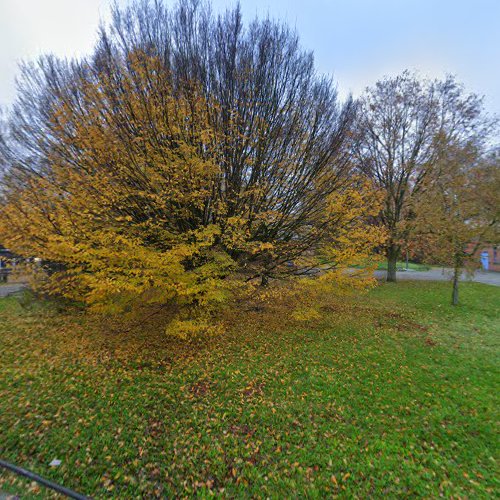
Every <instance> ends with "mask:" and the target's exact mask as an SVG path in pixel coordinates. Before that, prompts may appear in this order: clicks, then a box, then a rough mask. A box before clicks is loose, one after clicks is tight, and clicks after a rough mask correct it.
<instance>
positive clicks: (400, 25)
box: [0, 0, 500, 113]
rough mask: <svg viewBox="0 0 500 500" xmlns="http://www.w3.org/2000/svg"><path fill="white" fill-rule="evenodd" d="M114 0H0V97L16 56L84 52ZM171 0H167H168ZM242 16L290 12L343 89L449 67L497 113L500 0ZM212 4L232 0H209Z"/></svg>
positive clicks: (272, 5) (392, 0)
mask: <svg viewBox="0 0 500 500" xmlns="http://www.w3.org/2000/svg"><path fill="white" fill-rule="evenodd" d="M110 3H111V0H0V104H2V105H8V104H9V103H11V102H12V100H13V97H14V78H15V74H16V72H17V70H16V67H17V61H19V60H20V59H32V58H34V57H36V56H37V55H39V54H41V53H45V52H53V53H55V54H57V55H60V56H74V55H79V54H83V53H85V52H86V51H88V50H89V49H90V47H91V46H92V43H93V41H94V40H95V31H96V29H97V26H98V23H99V19H100V18H104V19H106V17H107V16H108V13H109V5H110ZM120 3H126V0H121V1H120ZM168 3H172V0H170V1H168ZM240 3H241V6H242V9H243V14H244V18H245V20H246V21H247V22H248V21H249V20H251V19H252V18H254V17H255V15H258V16H259V17H264V16H267V15H269V16H270V17H273V18H279V19H283V20H286V21H287V22H288V23H289V24H290V25H291V26H293V27H295V28H296V29H297V31H298V32H299V34H300V37H301V40H302V45H303V46H304V47H305V48H307V49H311V50H313V51H314V53H315V57H316V62H317V67H318V69H319V70H320V71H321V72H324V73H329V74H332V75H333V76H334V79H335V80H336V81H337V82H338V85H339V89H340V91H341V93H342V94H344V95H345V94H346V93H347V92H349V91H352V92H353V93H354V95H359V93H360V92H361V91H362V90H363V88H364V87H366V86H367V85H371V84H373V83H374V82H375V81H376V80H377V79H379V78H380V77H382V76H383V75H385V74H389V75H391V74H396V73H398V72H400V71H402V70H403V69H405V68H409V69H415V70H418V71H420V72H421V73H422V74H423V75H426V76H431V77H434V76H438V77H441V76H443V75H444V74H445V73H454V74H456V75H457V76H458V78H459V79H460V80H461V81H463V82H464V83H465V84H466V86H467V88H468V89H470V90H472V91H474V92H477V93H479V94H484V95H485V96H486V105H487V108H488V109H489V110H490V111H492V112H495V113H500V0H241V2H240ZM213 5H214V8H215V9H216V10H221V9H224V7H227V6H230V5H233V2H232V1H231V0H213Z"/></svg>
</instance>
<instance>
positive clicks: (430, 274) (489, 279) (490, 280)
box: [0, 268, 500, 298]
mask: <svg viewBox="0 0 500 500" xmlns="http://www.w3.org/2000/svg"><path fill="white" fill-rule="evenodd" d="M452 272H453V271H452V270H451V269H441V268H434V269H431V270H430V271H398V272H397V274H396V277H397V279H398V280H419V281H449V280H450V279H451V276H452ZM375 276H376V277H377V278H379V279H380V280H383V279H385V276H386V272H385V271H375ZM460 281H474V282H476V283H485V284H487V285H493V286H500V273H493V272H490V273H488V272H484V271H476V272H475V273H474V276H472V277H471V276H468V275H467V274H466V273H462V276H461V277H460ZM25 286H26V285H23V284H22V283H11V284H6V285H2V284H0V298H2V297H7V295H11V294H13V293H16V292H19V291H20V290H22V289H23V288H24V287H25Z"/></svg>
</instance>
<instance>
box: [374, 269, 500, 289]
mask: <svg viewBox="0 0 500 500" xmlns="http://www.w3.org/2000/svg"><path fill="white" fill-rule="evenodd" d="M452 274H453V271H452V269H441V268H434V269H431V270H429V271H399V272H397V273H396V279H398V280H422V281H449V280H451V277H452ZM375 276H376V277H377V278H379V279H385V277H386V272H385V271H375ZM460 281H474V282H476V283H485V284H487V285H494V286H500V273H494V272H485V271H476V272H475V273H474V275H473V276H469V275H467V274H466V273H462V276H461V277H460Z"/></svg>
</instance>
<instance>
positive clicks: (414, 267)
mask: <svg viewBox="0 0 500 500" xmlns="http://www.w3.org/2000/svg"><path fill="white" fill-rule="evenodd" d="M377 269H378V270H379V271H387V262H381V263H380V264H379V265H378V267H377ZM396 269H397V270H398V271H404V270H406V262H400V261H398V262H397V263H396ZM408 269H410V270H411V271H429V269H431V266H428V265H427V264H417V263H415V262H408Z"/></svg>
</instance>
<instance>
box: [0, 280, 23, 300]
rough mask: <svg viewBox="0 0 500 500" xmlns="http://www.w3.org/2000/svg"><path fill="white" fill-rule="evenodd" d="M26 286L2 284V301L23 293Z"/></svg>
mask: <svg viewBox="0 0 500 500" xmlns="http://www.w3.org/2000/svg"><path fill="white" fill-rule="evenodd" d="M25 286H26V285H24V284H23V283H8V284H6V285H3V284H1V283H0V299H1V298H2V297H7V295H11V294H13V293H16V292H19V291H21V290H22V289H23V288H24V287H25Z"/></svg>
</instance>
